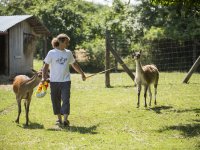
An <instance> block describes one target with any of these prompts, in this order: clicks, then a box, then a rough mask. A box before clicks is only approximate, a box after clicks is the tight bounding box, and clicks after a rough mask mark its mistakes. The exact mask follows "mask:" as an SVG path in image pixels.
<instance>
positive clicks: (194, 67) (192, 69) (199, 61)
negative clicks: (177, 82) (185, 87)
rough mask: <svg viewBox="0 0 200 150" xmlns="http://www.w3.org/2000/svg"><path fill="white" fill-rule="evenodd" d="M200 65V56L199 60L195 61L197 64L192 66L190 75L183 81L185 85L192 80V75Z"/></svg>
mask: <svg viewBox="0 0 200 150" xmlns="http://www.w3.org/2000/svg"><path fill="white" fill-rule="evenodd" d="M199 65H200V56H199V57H198V58H197V60H196V61H195V63H194V64H193V65H192V67H191V68H190V70H189V72H188V74H187V75H186V77H185V78H184V80H183V83H187V82H188V80H189V79H190V77H191V76H192V73H193V72H194V71H195V70H196V69H197V67H198V66H199Z"/></svg>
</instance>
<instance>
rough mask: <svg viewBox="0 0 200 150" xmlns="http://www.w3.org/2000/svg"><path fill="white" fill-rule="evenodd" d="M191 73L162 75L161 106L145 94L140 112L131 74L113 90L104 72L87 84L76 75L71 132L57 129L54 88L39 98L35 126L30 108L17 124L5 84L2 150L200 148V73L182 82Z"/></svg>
mask: <svg viewBox="0 0 200 150" xmlns="http://www.w3.org/2000/svg"><path fill="white" fill-rule="evenodd" d="M40 67H41V66H40V64H39V65H38V68H40ZM35 68H36V69H37V67H35ZM185 75H186V74H185V73H178V72H174V73H160V81H159V86H158V96H157V99H158V105H157V106H154V105H153V106H152V107H151V108H150V107H148V108H147V109H145V108H144V101H143V96H141V106H140V108H136V104H137V92H136V88H135V87H134V83H133V81H132V80H131V79H130V78H129V76H128V75H127V74H126V73H112V74H111V86H112V88H105V84H104V81H105V79H104V75H103V74H101V75H97V76H94V77H91V78H89V79H88V80H87V81H85V82H83V81H82V80H81V77H80V75H79V74H72V89H71V115H70V117H69V120H70V123H71V124H70V128H58V127H56V126H55V125H54V123H55V121H56V117H55V116H54V115H53V112H52V106H51V101H50V96H49V93H50V91H49V89H48V94H47V95H46V96H45V97H44V98H41V99H38V98H36V97H35V95H33V97H32V102H31V106H30V125H29V127H26V126H24V124H25V112H24V107H22V114H21V118H20V123H19V125H18V124H16V123H15V122H13V121H14V120H15V119H16V117H17V105H16V100H15V96H14V94H13V92H12V89H11V86H0V149H5V150H7V149H10V150H13V149H15V150H17V149H20V150H21V149H32V150H38V149H42V150H43V149H50V150H51V149H55V150H58V149H59V150H62V149H63V150H64V149H88V150H91V149H95V150H96V149H102V150H106V149H124V150H126V149H142V150H143V149H148V150H149V149H152V150H155V149H159V150H160V149H166V150H168V149H191V150H194V149H200V92H199V91H200V75H199V74H193V75H192V77H191V79H190V81H189V82H190V83H189V84H182V80H183V78H184V76H185ZM152 90H153V88H152ZM22 106H23V105H22Z"/></svg>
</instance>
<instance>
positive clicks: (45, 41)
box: [42, 35, 47, 59]
mask: <svg viewBox="0 0 200 150" xmlns="http://www.w3.org/2000/svg"><path fill="white" fill-rule="evenodd" d="M42 54H43V56H42V57H43V59H44V58H45V56H46V55H47V36H46V35H44V37H43V53H42Z"/></svg>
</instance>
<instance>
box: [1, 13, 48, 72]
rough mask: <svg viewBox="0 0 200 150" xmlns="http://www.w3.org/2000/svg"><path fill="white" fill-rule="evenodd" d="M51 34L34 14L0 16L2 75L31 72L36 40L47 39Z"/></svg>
mask: <svg viewBox="0 0 200 150" xmlns="http://www.w3.org/2000/svg"><path fill="white" fill-rule="evenodd" d="M49 34H50V32H49V31H48V29H47V28H46V27H45V26H44V25H43V24H42V23H41V22H40V21H39V20H38V19H37V18H36V17H34V16H32V15H15V16H0V75H2V74H4V75H8V76H14V75H17V74H27V73H30V72H31V68H33V53H34V50H35V46H36V45H35V41H36V39H37V38H39V37H44V40H45V41H46V37H47V36H48V35H49ZM44 43H45V44H46V42H44ZM45 48H46V46H44V51H45V52H46V51H47V50H46V49H45Z"/></svg>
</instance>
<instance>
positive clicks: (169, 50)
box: [112, 39, 200, 72]
mask: <svg viewBox="0 0 200 150" xmlns="http://www.w3.org/2000/svg"><path fill="white" fill-rule="evenodd" d="M112 45H113V46H114V45H115V47H116V45H120V44H119V43H118V44H112ZM141 45H142V47H143V48H142V49H138V50H137V49H135V50H134V51H139V50H142V58H141V59H142V60H141V61H142V64H143V65H146V64H155V65H156V66H157V67H158V68H159V70H160V71H181V72H186V71H188V70H189V69H190V68H191V67H192V65H193V64H194V62H195V61H196V59H197V58H198V57H199V56H200V41H199V40H196V39H195V40H185V41H178V40H170V39H165V40H160V41H143V42H141ZM128 47H130V45H129V46H127V45H126V47H125V48H126V49H127V48H128ZM117 51H118V53H119V54H120V55H121V57H123V58H124V60H125V61H126V64H127V65H128V66H130V67H131V68H130V69H133V70H134V67H135V66H133V65H131V63H133V61H130V60H128V59H126V56H128V55H127V53H129V55H130V53H131V52H130V51H129V52H127V50H125V51H124V50H123V47H121V48H120V47H118V50H117ZM196 71H197V72H200V66H199V67H198V68H197V70H196Z"/></svg>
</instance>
